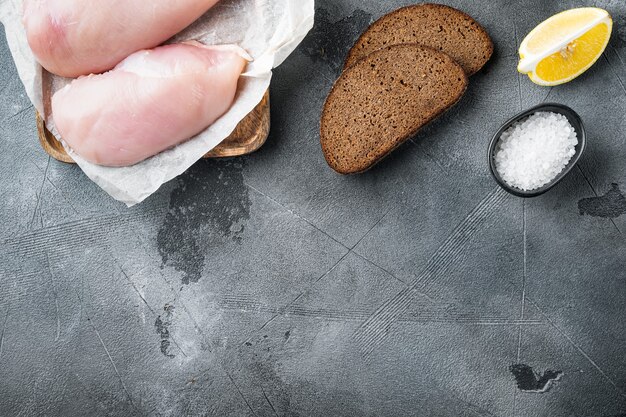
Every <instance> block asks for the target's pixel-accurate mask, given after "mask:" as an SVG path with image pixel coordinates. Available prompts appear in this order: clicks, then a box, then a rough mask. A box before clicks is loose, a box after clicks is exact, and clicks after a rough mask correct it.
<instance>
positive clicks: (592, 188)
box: [576, 164, 623, 235]
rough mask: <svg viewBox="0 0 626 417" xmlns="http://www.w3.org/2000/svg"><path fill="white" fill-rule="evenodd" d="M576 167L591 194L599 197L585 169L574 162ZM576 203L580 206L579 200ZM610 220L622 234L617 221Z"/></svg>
mask: <svg viewBox="0 0 626 417" xmlns="http://www.w3.org/2000/svg"><path fill="white" fill-rule="evenodd" d="M576 167H577V168H578V171H580V175H582V176H583V178H584V179H585V181H586V182H587V184H588V185H589V188H591V191H592V192H593V194H594V195H595V196H596V197H597V198H599V197H600V195H599V194H598V192H597V191H596V189H595V188H594V186H593V185H591V181H589V178H587V175H586V174H585V171H583V169H582V168H581V167H580V165H579V164H576ZM578 204H579V206H580V202H579V203H578ZM610 220H611V223H613V226H615V230H617V232H618V233H619V234H620V235H623V233H622V231H621V230H620V228H619V227H617V223H615V220H613V219H612V218H611V219H610Z"/></svg>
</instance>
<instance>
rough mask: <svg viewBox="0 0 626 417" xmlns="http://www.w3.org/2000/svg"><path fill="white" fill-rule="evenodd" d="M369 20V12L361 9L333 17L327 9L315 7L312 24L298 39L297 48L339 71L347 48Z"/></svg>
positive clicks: (370, 19) (368, 23) (366, 25)
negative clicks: (336, 17) (306, 34)
mask: <svg viewBox="0 0 626 417" xmlns="http://www.w3.org/2000/svg"><path fill="white" fill-rule="evenodd" d="M370 23H372V15H371V14H370V13H367V12H365V11H363V10H361V9H357V10H355V11H354V12H353V13H352V14H351V15H350V16H347V17H345V18H343V19H341V20H336V19H335V17H334V16H332V15H331V13H330V12H329V11H328V10H326V9H325V8H322V7H318V9H317V10H316V15H315V26H314V27H313V30H312V31H311V32H310V33H309V35H308V36H307V37H306V38H305V39H304V41H303V42H302V45H301V50H302V52H303V53H304V54H305V55H306V56H308V57H309V58H311V59H313V60H314V61H316V62H317V61H322V62H324V63H326V64H328V65H329V66H330V67H331V68H332V69H333V71H335V72H336V73H339V72H341V69H342V68H343V63H344V61H345V58H346V55H347V54H348V51H349V50H350V48H351V47H352V45H354V42H356V40H357V39H358V37H359V36H360V35H361V33H362V32H363V31H364V30H365V29H366V28H367V27H368V26H369V25H370Z"/></svg>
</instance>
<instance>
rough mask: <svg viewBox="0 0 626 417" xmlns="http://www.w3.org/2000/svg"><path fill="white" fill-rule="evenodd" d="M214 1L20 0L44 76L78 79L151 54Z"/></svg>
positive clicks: (215, 0)
mask: <svg viewBox="0 0 626 417" xmlns="http://www.w3.org/2000/svg"><path fill="white" fill-rule="evenodd" d="M217 2H218V0H149V1H146V0H24V16H23V20H24V27H25V29H26V35H27V38H28V43H29V45H30V48H31V50H32V51H33V53H34V54H35V57H36V58H37V60H38V61H39V62H40V63H41V65H42V66H43V67H44V68H46V69H47V70H48V71H50V72H52V73H54V74H57V75H61V76H63V77H77V76H79V75H87V74H91V73H99V72H103V71H107V70H109V69H111V68H113V67H114V66H115V65H116V64H118V63H119V62H120V61H121V60H123V59H124V58H126V57H127V56H128V55H130V54H132V53H133V52H136V51H138V50H140V49H146V48H153V47H155V46H157V45H159V44H161V43H163V42H165V41H166V40H167V39H169V38H170V37H172V36H174V35H175V34H177V33H178V32H180V31H181V30H183V29H184V28H185V27H187V26H189V25H190V24H191V23H193V21H195V20H196V19H197V18H199V17H200V16H202V14H203V13H205V12H206V11H207V10H209V9H210V8H211V7H212V6H213V5H214V4H215V3H217Z"/></svg>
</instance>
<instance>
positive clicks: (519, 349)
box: [517, 200, 528, 363]
mask: <svg viewBox="0 0 626 417" xmlns="http://www.w3.org/2000/svg"><path fill="white" fill-rule="evenodd" d="M522 234H523V236H522V242H523V243H522V245H523V259H524V261H523V262H524V267H523V271H522V300H521V308H520V317H519V319H520V320H524V314H525V309H526V277H527V264H528V262H527V256H528V255H527V252H528V245H527V243H526V242H527V241H526V238H527V232H526V200H522ZM521 352H522V326H520V327H519V334H518V337H517V363H519V361H520V356H521Z"/></svg>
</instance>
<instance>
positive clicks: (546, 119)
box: [494, 112, 578, 191]
mask: <svg viewBox="0 0 626 417" xmlns="http://www.w3.org/2000/svg"><path fill="white" fill-rule="evenodd" d="M577 144H578V137H577V135H576V130H575V129H574V127H572V125H571V124H570V122H569V121H568V120H567V117H565V116H564V115H562V114H558V113H552V112H537V113H534V114H532V115H531V116H529V117H527V118H526V119H523V120H521V121H519V122H516V123H515V124H513V125H512V126H511V127H510V128H508V129H507V130H506V131H505V132H504V133H503V134H502V136H501V137H500V140H499V143H498V145H497V147H496V152H495V156H494V162H495V165H496V169H497V170H498V173H499V174H500V176H501V177H502V179H503V180H504V181H505V182H506V183H507V184H508V185H510V186H512V187H515V188H518V189H520V190H524V191H532V190H536V189H537V188H540V187H542V186H544V185H546V184H547V183H549V182H550V181H552V180H553V179H554V178H556V176H557V175H559V173H561V171H563V169H564V168H565V167H566V166H567V164H568V163H569V161H570V159H572V157H573V156H574V154H575V153H576V150H575V149H574V148H575V147H576V145H577Z"/></svg>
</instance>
